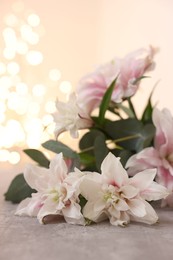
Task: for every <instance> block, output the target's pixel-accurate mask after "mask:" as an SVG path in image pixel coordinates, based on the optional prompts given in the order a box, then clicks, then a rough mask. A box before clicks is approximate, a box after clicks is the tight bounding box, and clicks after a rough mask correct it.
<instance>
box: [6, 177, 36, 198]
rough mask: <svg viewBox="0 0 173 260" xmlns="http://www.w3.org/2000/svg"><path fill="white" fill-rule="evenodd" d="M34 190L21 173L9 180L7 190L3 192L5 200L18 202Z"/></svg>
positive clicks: (29, 195)
mask: <svg viewBox="0 0 173 260" xmlns="http://www.w3.org/2000/svg"><path fill="white" fill-rule="evenodd" d="M34 192H36V191H35V190H33V189H32V188H31V187H30V186H29V185H28V184H27V182H26V181H25V179H24V176H23V174H22V173H21V174H19V175H17V176H16V177H15V178H14V179H13V180H12V182H11V184H10V186H9V188H8V190H7V192H6V193H5V194H4V196H5V200H8V201H11V202H13V203H19V202H21V201H22V200H24V199H25V198H27V197H31V194H32V193H34Z"/></svg>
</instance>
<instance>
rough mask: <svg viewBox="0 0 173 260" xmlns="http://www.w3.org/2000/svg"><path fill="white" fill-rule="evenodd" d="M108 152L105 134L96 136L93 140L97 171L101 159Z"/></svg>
mask: <svg viewBox="0 0 173 260" xmlns="http://www.w3.org/2000/svg"><path fill="white" fill-rule="evenodd" d="M108 153H109V149H108V148H107V145H106V142H105V136H104V135H103V134H102V135H99V136H97V137H96V139H95V142H94V154H95V159H96V167H97V169H98V171H100V167H101V164H102V161H103V160H104V158H105V157H106V155H107V154H108Z"/></svg>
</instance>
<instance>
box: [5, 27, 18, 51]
mask: <svg viewBox="0 0 173 260" xmlns="http://www.w3.org/2000/svg"><path fill="white" fill-rule="evenodd" d="M3 37H4V41H5V43H6V44H7V45H8V46H12V47H13V48H14V45H15V43H16V40H17V38H16V33H15V30H13V29H12V28H10V27H6V28H5V29H4V30H3Z"/></svg>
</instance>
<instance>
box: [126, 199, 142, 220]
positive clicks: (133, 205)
mask: <svg viewBox="0 0 173 260" xmlns="http://www.w3.org/2000/svg"><path fill="white" fill-rule="evenodd" d="M128 205H129V209H130V211H131V212H132V214H133V215H134V216H137V217H144V216H145V215H146V209H145V204H144V203H143V200H140V199H132V200H130V201H128Z"/></svg>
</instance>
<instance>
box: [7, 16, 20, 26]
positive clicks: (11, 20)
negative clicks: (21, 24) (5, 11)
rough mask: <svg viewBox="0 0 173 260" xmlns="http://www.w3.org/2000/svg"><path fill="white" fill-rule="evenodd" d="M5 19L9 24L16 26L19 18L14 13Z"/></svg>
mask: <svg viewBox="0 0 173 260" xmlns="http://www.w3.org/2000/svg"><path fill="white" fill-rule="evenodd" d="M4 21H5V23H6V25H8V26H16V25H17V24H18V19H17V17H16V16H15V15H14V14H9V15H7V16H6V17H5V19H4Z"/></svg>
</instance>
